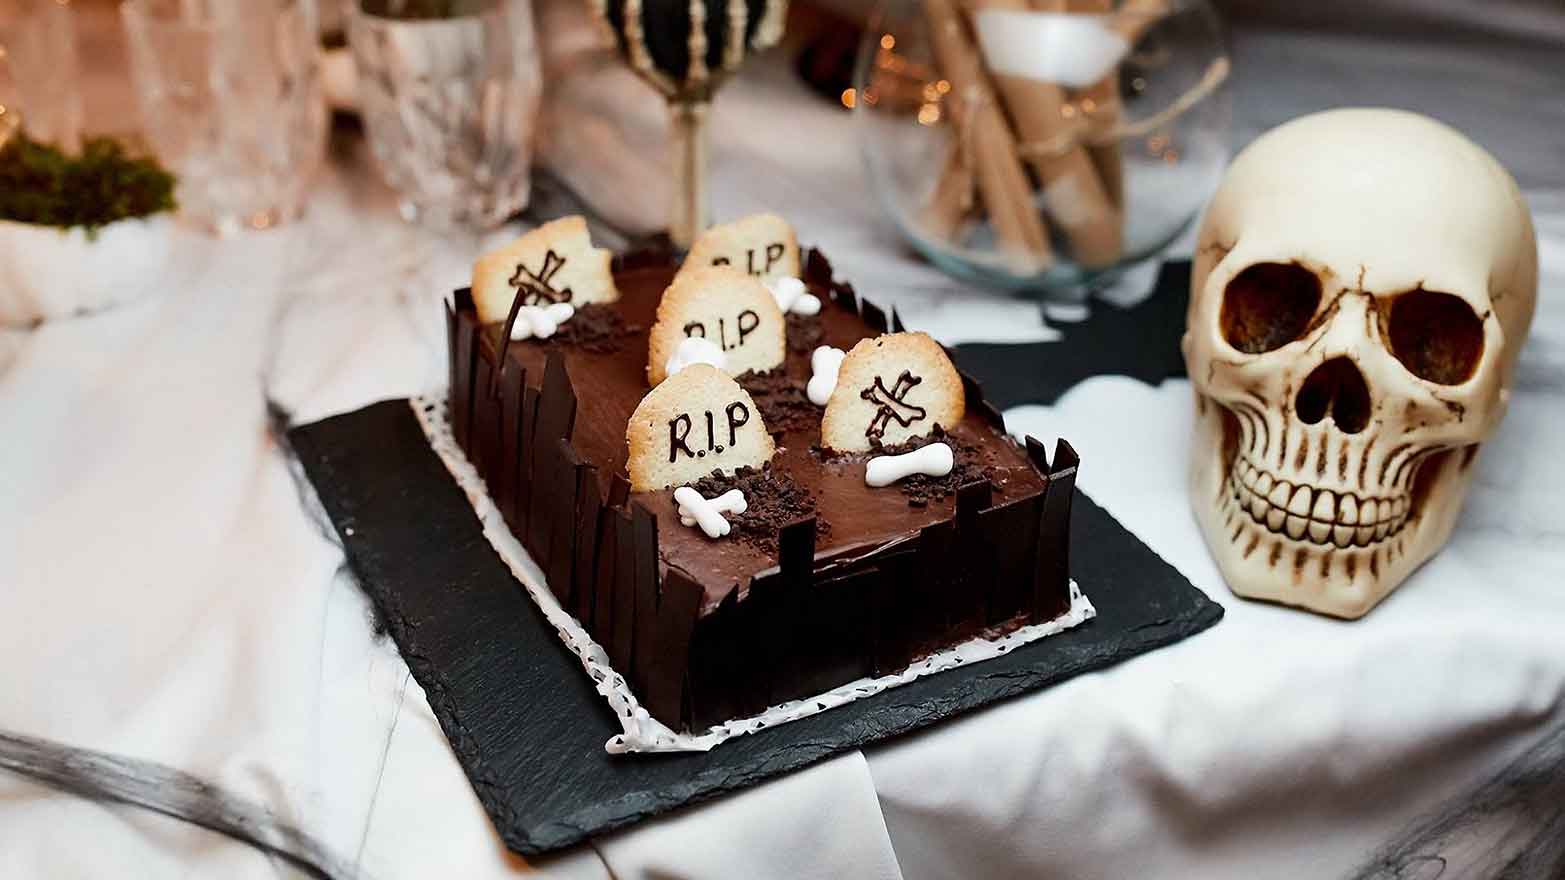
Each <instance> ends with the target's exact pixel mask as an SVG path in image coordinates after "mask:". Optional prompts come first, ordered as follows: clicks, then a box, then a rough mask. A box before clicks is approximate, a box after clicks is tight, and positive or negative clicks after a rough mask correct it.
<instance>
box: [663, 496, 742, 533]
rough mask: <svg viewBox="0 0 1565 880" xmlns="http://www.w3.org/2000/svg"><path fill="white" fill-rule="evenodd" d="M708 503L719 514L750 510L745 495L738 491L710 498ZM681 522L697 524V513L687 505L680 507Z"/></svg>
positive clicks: (690, 524) (691, 524)
mask: <svg viewBox="0 0 1565 880" xmlns="http://www.w3.org/2000/svg"><path fill="white" fill-rule="evenodd" d="M707 503H708V504H710V505H712V509H713V510H716V511H717V512H718V513H735V514H738V513H744V512H745V511H746V510H749V509H750V502H748V501H746V500H745V499H744V493H743V492H741V491H739V490H738V489H729V490H728V491H727V492H724V493H723V494H721V495H719V496H717V497H716V498H708V499H707ZM679 521H680V522H681V523H683V524H684V525H687V526H693V525H695V524H696V517H695V513H694V512H693V511H691V510H690V509H689V508H687V507H685V505H683V504H681V505H679Z"/></svg>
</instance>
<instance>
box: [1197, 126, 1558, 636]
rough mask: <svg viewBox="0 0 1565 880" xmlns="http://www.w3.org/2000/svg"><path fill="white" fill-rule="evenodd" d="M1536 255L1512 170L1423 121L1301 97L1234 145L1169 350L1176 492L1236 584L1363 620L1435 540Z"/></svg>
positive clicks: (1482, 431) (1479, 434)
mask: <svg viewBox="0 0 1565 880" xmlns="http://www.w3.org/2000/svg"><path fill="white" fill-rule="evenodd" d="M1537 263H1538V257H1537V242H1536V238H1535V236H1534V233H1533V228H1532V220H1531V217H1530V215H1529V213H1528V210H1527V206H1526V203H1525V201H1524V200H1523V198H1522V196H1521V193H1520V191H1519V190H1518V189H1517V187H1516V183H1515V182H1514V181H1513V180H1512V179H1511V177H1510V175H1509V174H1507V173H1506V171H1505V169H1504V168H1502V167H1501V166H1500V164H1499V163H1498V162H1496V161H1495V159H1494V158H1493V157H1492V156H1490V155H1489V154H1488V153H1487V152H1485V151H1484V150H1483V149H1482V148H1480V147H1478V146H1477V145H1476V144H1474V143H1472V142H1471V141H1469V140H1468V139H1467V138H1465V137H1463V136H1462V135H1461V134H1459V133H1457V132H1456V131H1454V130H1452V129H1451V128H1448V127H1447V126H1445V125H1442V124H1441V123H1438V122H1435V121H1433V120H1431V119H1427V118H1425V117H1422V116H1418V115H1415V114H1411V113H1405V112H1401V111H1392V110H1367V109H1354V110H1335V111H1330V112H1326V113H1319V114H1316V115H1312V116H1307V117H1304V118H1301V119H1298V120H1295V121H1293V122H1290V123H1288V124H1286V125H1283V126H1281V127H1279V128H1277V129H1274V130H1273V131H1271V132H1269V133H1267V134H1266V135H1264V136H1262V137H1261V138H1260V139H1259V140H1257V141H1256V142H1255V143H1254V144H1252V145H1251V146H1250V147H1248V148H1247V149H1245V150H1244V151H1243V152H1242V153H1241V154H1240V155H1239V156H1238V158H1236V159H1235V160H1234V162H1233V165H1232V167H1231V168H1230V169H1229V171H1228V174H1227V176H1226V177H1225V178H1224V180H1223V183H1222V185H1221V186H1220V187H1219V189H1218V192H1217V194H1216V196H1214V198H1213V200H1212V203H1211V205H1210V206H1208V208H1207V212H1206V215H1205V218H1204V220H1203V221H1202V226H1201V231H1200V241H1199V245H1198V251H1197V254H1196V260H1195V266H1194V271H1193V274H1192V277H1191V281H1190V283H1191V287H1190V289H1191V298H1190V310H1189V313H1188V316H1187V317H1188V323H1187V327H1186V332H1185V337H1184V353H1185V363H1186V366H1187V368H1188V370H1189V373H1190V379H1191V382H1192V383H1193V384H1194V386H1195V392H1196V421H1197V429H1196V430H1197V436H1196V440H1195V444H1194V450H1193V463H1192V474H1191V485H1192V496H1191V500H1192V504H1193V505H1194V507H1195V512H1196V516H1197V519H1198V520H1199V521H1200V525H1201V529H1202V531H1203V532H1204V533H1205V535H1206V541H1207V544H1208V545H1209V546H1210V547H1211V550H1212V553H1213V554H1214V555H1215V556H1216V558H1217V562H1218V566H1219V568H1220V569H1221V570H1222V574H1223V577H1224V579H1225V580H1227V582H1228V585H1229V587H1230V588H1231V589H1232V590H1233V591H1234V592H1235V593H1237V594H1239V595H1241V596H1247V597H1250V598H1256V599H1267V600H1271V601H1276V602H1282V603H1286V604H1289V605H1298V606H1303V607H1305V608H1309V609H1311V610H1314V611H1319V612H1323V613H1326V614H1331V615H1335V616H1338V617H1349V618H1352V617H1359V616H1361V615H1363V614H1364V613H1365V612H1366V611H1368V610H1369V609H1370V608H1373V607H1374V606H1375V604H1376V603H1377V602H1379V601H1380V600H1381V599H1383V598H1385V596H1386V595H1387V594H1388V593H1390V592H1391V590H1393V589H1394V588H1396V586H1397V585H1398V584H1400V583H1401V582H1402V581H1403V580H1404V579H1405V578H1406V577H1407V576H1408V575H1409V574H1410V573H1411V572H1412V571H1413V570H1414V569H1415V568H1417V567H1418V566H1419V565H1420V564H1422V563H1423V562H1424V561H1425V560H1427V559H1428V558H1429V557H1430V556H1431V555H1432V554H1434V553H1435V551H1437V550H1438V549H1439V548H1440V547H1441V546H1442V545H1443V544H1444V543H1445V542H1446V540H1447V539H1448V538H1449V537H1450V534H1451V530H1452V528H1453V526H1454V525H1455V523H1456V518H1457V513H1458V512H1459V510H1460V508H1461V504H1462V500H1463V498H1464V496H1465V495H1466V493H1467V488H1468V485H1469V484H1470V482H1471V480H1472V474H1473V460H1474V457H1475V456H1476V455H1477V453H1478V449H1479V446H1480V444H1482V443H1483V441H1484V440H1485V439H1486V438H1488V437H1489V435H1490V434H1491V433H1492V432H1493V431H1494V430H1495V428H1496V427H1497V426H1498V425H1499V423H1500V420H1501V418H1502V417H1503V416H1504V414H1505V408H1506V402H1507V398H1508V396H1509V388H1510V384H1511V375H1512V372H1513V370H1514V368H1515V365H1516V358H1517V354H1518V353H1519V351H1520V349H1521V344H1522V340H1523V339H1524V338H1525V337H1526V335H1527V328H1528V325H1529V324H1530V323H1531V321H1532V313H1533V306H1534V304H1535V302H1536V299H1537V274H1538V269H1537Z"/></svg>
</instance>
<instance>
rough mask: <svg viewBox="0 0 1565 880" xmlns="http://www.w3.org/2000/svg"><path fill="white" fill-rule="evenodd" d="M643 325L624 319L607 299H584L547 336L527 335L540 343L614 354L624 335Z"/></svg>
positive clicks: (635, 331)
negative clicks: (593, 301)
mask: <svg viewBox="0 0 1565 880" xmlns="http://www.w3.org/2000/svg"><path fill="white" fill-rule="evenodd" d="M641 329H642V328H640V327H637V326H635V325H632V324H627V323H625V319H624V318H622V317H620V313H619V309H616V308H615V307H614V306H612V305H609V304H607V303H587V304H586V305H584V306H581V307H579V308H577V309H576V314H575V315H573V316H571V319H570V320H569V321H566V322H565V323H564V324H561V325H560V327H559V329H558V330H556V331H554V335H553V336H550V337H549V338H548V339H530V340H527V341H528V342H532V343H536V344H539V345H560V346H572V347H574V348H579V349H581V350H583V351H586V352H590V353H592V354H613V353H614V352H617V351H619V350H620V347H621V346H622V345H624V343H625V338H626V337H628V336H630V335H632V334H634V333H639V332H640V331H641Z"/></svg>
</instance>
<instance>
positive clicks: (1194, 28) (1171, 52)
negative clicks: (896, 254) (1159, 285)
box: [843, 0, 1231, 301]
mask: <svg viewBox="0 0 1565 880" xmlns="http://www.w3.org/2000/svg"><path fill="white" fill-rule="evenodd" d="M1054 2H1059V4H1060V7H1061V8H1062V9H1064V8H1070V9H1072V10H1078V11H1073V12H1040V11H1037V9H1038V5H1030V4H1028V3H1027V2H1026V0H885V2H883V3H882V4H881V6H880V7H879V8H878V9H877V10H876V13H875V15H874V16H873V17H872V18H871V20H870V25H869V28H868V29H867V31H866V36H865V39H864V43H863V45H862V47H861V48H860V52H859V58H858V64H857V67H856V70H855V75H854V88H853V91H852V92H851V93H848V94H845V95H844V96H843V99H844V101H845V102H848V103H851V104H852V106H853V108H854V114H855V117H856V119H855V122H856V127H857V129H858V138H859V146H860V150H861V152H862V155H863V160H864V165H865V172H866V175H867V177H868V179H869V182H870V187H871V189H872V190H873V191H874V192H875V194H876V197H877V198H878V199H879V200H880V202H881V203H882V205H883V206H884V207H885V210H886V212H887V213H888V214H889V215H890V216H891V218H892V220H893V221H894V222H895V223H896V225H897V226H898V228H900V229H901V231H902V233H903V234H904V235H905V236H906V237H907V238H908V240H909V241H910V242H912V244H913V245H914V246H915V247H916V248H917V249H918V250H919V251H920V252H922V253H923V254H924V255H925V256H926V257H928V259H929V260H930V261H931V262H933V263H934V264H935V265H937V266H939V267H940V268H941V269H943V270H944V271H946V272H948V273H950V274H952V275H955V276H957V277H961V278H966V279H970V280H973V281H976V282H978V283H981V284H984V285H988V286H994V287H1000V288H1005V289H1010V290H1016V291H1030V292H1035V293H1040V294H1042V295H1044V296H1045V297H1047V298H1050V299H1057V300H1071V301H1076V300H1080V299H1081V298H1083V297H1084V296H1085V294H1086V291H1087V290H1089V289H1090V288H1092V287H1094V286H1098V285H1102V284H1107V283H1109V282H1111V281H1112V280H1113V279H1114V278H1116V277H1118V276H1119V275H1120V274H1122V273H1123V272H1124V270H1125V269H1126V268H1128V267H1130V266H1132V265H1134V264H1136V263H1138V262H1141V261H1143V260H1146V259H1149V258H1151V257H1153V256H1155V255H1157V254H1158V253H1159V252H1161V251H1162V250H1163V249H1165V248H1166V247H1168V246H1169V245H1170V244H1171V243H1172V242H1174V241H1175V240H1176V239H1178V238H1179V236H1180V234H1181V233H1182V232H1183V231H1184V230H1185V229H1186V228H1187V227H1188V226H1189V225H1190V224H1191V223H1192V222H1193V221H1194V219H1195V217H1196V215H1197V214H1198V212H1199V211H1200V210H1201V208H1202V206H1203V205H1204V204H1205V202H1206V200H1207V198H1208V197H1209V196H1210V195H1211V193H1212V191H1213V189H1214V188H1215V187H1216V185H1217V182H1218V180H1219V178H1220V176H1221V174H1222V171H1223V169H1224V167H1225V165H1226V163H1227V160H1228V131H1229V125H1230V120H1231V98H1230V95H1229V88H1228V74H1229V69H1230V67H1229V59H1228V54H1227V50H1226V47H1225V44H1224V40H1223V35H1222V28H1221V25H1220V23H1219V20H1218V17H1217V15H1216V13H1215V12H1214V11H1213V10H1212V8H1211V6H1210V5H1209V4H1208V3H1207V2H1206V0H1069V5H1068V7H1067V4H1066V3H1065V2H1063V0H1054ZM1088 9H1099V10H1101V11H1098V12H1088V11H1079V10H1088Z"/></svg>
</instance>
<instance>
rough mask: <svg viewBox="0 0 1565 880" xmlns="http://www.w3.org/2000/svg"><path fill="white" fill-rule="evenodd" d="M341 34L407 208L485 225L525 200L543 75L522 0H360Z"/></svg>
mask: <svg viewBox="0 0 1565 880" xmlns="http://www.w3.org/2000/svg"><path fill="white" fill-rule="evenodd" d="M348 41H349V42H350V43H351V44H352V46H353V57H354V60H355V62H356V64H357V67H358V100H359V109H360V111H361V112H362V114H363V116H364V124H365V127H366V129H367V132H368V136H369V143H370V148H371V150H372V151H373V153H374V155H375V160H376V164H377V166H378V167H379V168H380V172H381V176H382V177H384V178H385V180H386V182H387V184H389V185H390V186H391V188H392V189H394V190H396V192H397V195H398V198H399V203H400V207H401V211H402V214H403V216H404V217H406V218H407V219H408V220H410V221H412V220H419V221H424V222H429V223H432V224H435V225H441V226H446V225H470V226H477V227H490V226H495V225H498V224H500V223H502V222H504V220H505V219H506V218H507V217H509V216H511V215H512V214H514V213H516V212H517V211H520V210H521V209H522V208H524V207H526V206H527V201H528V198H529V196H530V194H531V185H530V184H531V180H530V177H529V171H530V168H531V165H532V155H533V129H534V123H535V120H536V118H537V114H538V99H539V93H540V91H541V88H542V80H541V76H540V73H539V65H538V50H537V45H536V42H535V39H534V35H533V25H532V8H531V6H530V5H529V4H528V2H526V0H463V2H444V3H429V2H422V3H421V2H417V0H355V2H354V4H353V6H352V7H350V10H349V17H348Z"/></svg>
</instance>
